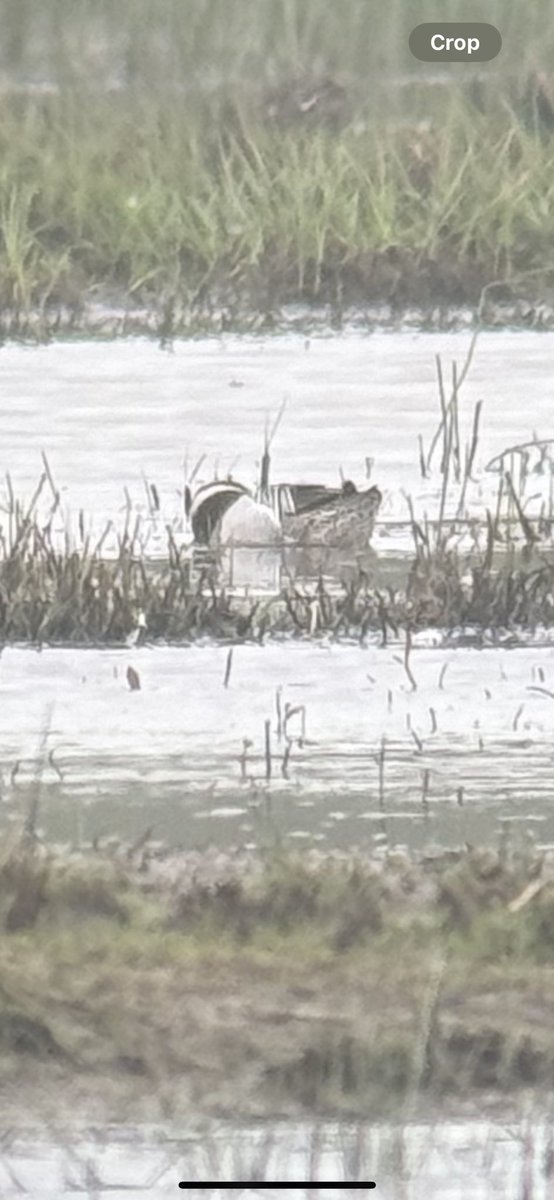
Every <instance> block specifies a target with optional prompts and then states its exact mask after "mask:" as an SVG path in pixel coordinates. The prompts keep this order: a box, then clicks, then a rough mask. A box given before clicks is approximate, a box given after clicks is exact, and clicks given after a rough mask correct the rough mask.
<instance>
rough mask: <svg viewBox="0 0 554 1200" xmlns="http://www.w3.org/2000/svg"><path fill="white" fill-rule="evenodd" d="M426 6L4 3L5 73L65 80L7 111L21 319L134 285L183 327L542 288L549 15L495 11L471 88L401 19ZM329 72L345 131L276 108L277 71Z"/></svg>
mask: <svg viewBox="0 0 554 1200" xmlns="http://www.w3.org/2000/svg"><path fill="white" fill-rule="evenodd" d="M477 8H478V6H475V5H468V6H466V9H467V11H466V9H464V19H465V20H468V19H470V18H471V15H472V13H473V10H475V15H477ZM458 10H459V5H458V6H456V5H454V4H448V5H444V4H443V5H442V6H441V17H442V18H443V19H446V18H447V17H448V16H450V17H452V16H456V15H459V11H458ZM470 10H471V11H470ZM432 13H433V9H432V6H430V5H429V4H425V3H411V4H405V3H404V4H400V3H399V2H398V0H397V3H393V4H392V5H390V6H388V7H387V12H386V13H384V12H383V11H382V10H381V8H380V6H376V5H375V6H372V5H370V4H368V3H367V2H366V0H364V2H363V3H362V2H361V0H346V3H345V4H344V5H342V6H341V8H340V12H339V10H338V9H333V8H332V7H330V6H329V5H327V4H326V3H324V0H301V2H300V0H268V2H264V0H260V2H259V4H257V5H256V9H255V18H253V15H252V7H251V5H250V4H249V3H247V2H246V0H234V3H233V4H232V5H230V6H229V5H225V4H223V2H222V0H211V2H210V0H188V2H187V4H186V5H184V4H182V3H180V2H179V3H177V2H176V0H174V2H170V0H167V2H166V3H165V4H164V5H163V6H161V7H160V6H159V5H155V4H154V3H153V0H133V3H132V4H131V3H129V2H127V3H124V2H122V3H119V2H118V3H117V4H114V3H113V2H112V3H108V2H107V0H105V2H104V3H95V4H94V5H93V4H92V3H86V2H85V0H83V2H82V3H79V4H78V5H75V4H69V3H68V2H67V0H65V2H64V0H58V2H57V3H54V2H52V3H50V4H48V3H47V4H45V5H44V6H41V11H40V16H38V17H37V18H36V20H35V19H34V17H35V14H34V13H33V15H31V9H30V8H29V7H28V5H26V4H24V3H22V2H21V0H16V3H15V4H13V3H11V4H10V3H8V2H7V0H4V3H0V19H1V18H2V17H3V18H4V28H5V30H6V37H5V43H4V56H5V68H6V70H7V71H8V76H9V73H10V71H11V76H12V80H13V81H14V82H16V83H21V82H23V83H25V81H29V80H30V81H33V80H37V79H44V78H46V79H47V80H48V81H49V82H51V83H53V84H54V85H55V89H57V92H56V94H52V95H40V96H37V95H36V94H33V93H32V92H31V93H30V92H29V91H27V92H25V90H24V91H23V93H19V92H13V93H11V94H10V92H8V93H7V95H6V96H5V97H4V99H3V103H2V108H1V110H0V230H1V233H2V237H1V240H0V300H1V301H2V303H3V304H4V305H5V306H8V308H10V310H11V311H12V312H13V313H15V314H17V315H18V317H19V319H20V320H21V322H22V323H24V321H25V315H26V314H28V313H29V312H30V310H31V309H34V310H36V309H38V310H39V311H42V312H43V313H44V314H49V313H50V312H51V311H52V310H54V311H55V310H56V308H57V307H59V306H61V305H64V306H68V307H69V309H72V310H75V311H76V310H78V308H79V305H80V304H81V302H82V301H83V300H84V299H86V298H88V299H92V298H100V299H110V298H115V299H117V300H118V301H123V300H128V299H130V300H131V301H135V302H136V303H137V304H140V305H146V306H147V307H149V308H150V309H153V310H155V311H156V312H157V313H158V315H159V322H160V327H163V328H166V329H167V330H168V331H169V332H171V330H173V329H177V328H185V327H187V325H189V326H190V325H192V324H193V323H194V320H195V319H198V318H199V317H202V316H204V317H206V316H208V317H209V316H212V317H213V316H214V309H215V310H216V319H217V320H220V321H223V322H227V323H229V322H231V323H232V322H233V321H234V320H237V319H238V314H239V313H240V312H244V311H246V310H257V311H258V313H259V314H260V315H261V317H264V316H270V315H271V314H272V313H273V312H274V311H275V309H276V307H277V306H278V305H279V304H280V303H282V302H284V301H297V300H304V301H308V302H323V301H328V302H332V303H333V304H334V305H335V306H337V307H338V308H340V307H341V306H342V305H343V304H345V303H348V302H353V303H357V304H365V303H367V302H368V301H369V302H370V301H378V300H386V301H392V302H395V303H397V304H400V305H401V304H407V303H414V302H416V301H419V302H422V303H423V304H424V305H425V304H431V303H433V302H434V301H436V300H437V299H438V298H439V299H443V300H451V301H453V302H466V301H467V302H472V303H474V304H477V303H478V301H479V297H480V294H481V291H482V289H483V287H485V286H486V285H487V284H488V283H490V282H492V281H504V282H506V283H507V284H508V285H509V286H513V288H514V289H515V290H516V291H518V289H519V291H520V292H521V291H522V290H525V287H527V286H530V285H531V283H532V287H533V290H534V292H535V294H539V295H540V294H542V292H541V289H542V291H543V292H544V288H545V286H546V283H547V282H548V281H549V280H550V278H551V273H552V271H553V270H554V255H553V254H552V250H551V247H552V241H553V232H554V215H553V214H554V204H553V203H552V200H553V195H554V182H553V180H554V170H553V166H554V139H552V138H549V137H544V136H540V133H538V132H537V130H535V129H534V128H533V126H532V122H529V120H526V119H525V113H524V108H523V104H522V97H523V93H524V90H525V81H526V78H527V76H528V73H529V71H530V70H531V69H532V68H534V67H536V66H541V65H544V66H546V67H548V65H549V62H550V60H551V57H552V54H553V53H554V16H553V15H552V11H551V8H550V6H548V5H547V4H546V3H535V4H534V5H533V8H532V12H530V13H529V12H526V13H525V15H524V14H523V13H522V11H521V6H520V5H518V4H516V3H515V0H514V2H512V3H504V4H496V5H494V4H493V5H490V6H489V11H488V12H487V16H488V18H489V19H490V20H492V21H494V20H495V19H496V20H497V23H498V24H499V25H500V26H501V28H502V32H503V34H504V50H503V53H502V56H501V59H499V60H498V62H495V63H493V64H491V65H490V67H487V68H486V71H485V75H484V79H483V80H482V81H481V82H479V84H478V87H477V84H476V83H475V79H474V72H473V68H467V69H466V67H465V66H464V67H461V68H460V67H456V68H452V67H451V68H450V70H451V71H452V85H451V86H449V87H444V86H443V85H440V84H438V83H436V82H435V84H433V79H434V75H436V74H437V70H436V68H434V67H430V68H427V67H424V66H423V65H422V64H416V63H415V62H414V60H412V59H411V58H410V55H409V52H408V51H407V49H406V44H407V35H408V33H409V30H410V29H411V28H412V27H413V25H414V24H416V23H417V22H418V21H420V20H425V19H428V18H429V15H430V14H431V15H432ZM478 15H479V16H480V17H482V13H481V11H480V10H479V14H478ZM62 18H63V22H64V24H63V26H62V27H63V30H64V34H63V37H62V38H60V37H59V28H60V26H59V24H58V22H59V21H60V20H62ZM522 38H523V39H524V44H525V49H524V51H523V53H522V52H521V48H520V47H521V40H522ZM407 72H409V74H410V79H409V80H408V81H407V82H406V73H407ZM443 73H444V71H443ZM439 74H440V73H439ZM327 76H329V77H331V78H334V79H336V80H338V81H339V82H340V83H341V84H342V85H343V86H344V87H345V90H346V94H347V97H348V104H347V113H346V115H345V117H344V120H342V121H341V122H340V128H338V129H337V128H329V127H328V123H327V122H326V121H325V117H324V114H323V116H322V118H321V119H319V118H318V117H315V118H314V119H312V118H309V119H308V118H307V119H304V118H302V119H298V120H297V119H293V120H288V121H286V122H283V121H280V120H279V119H278V118H277V119H275V120H272V119H269V118H268V115H267V96H268V92H270V91H271V89H272V88H276V87H278V86H279V85H280V84H282V85H284V86H285V89H286V88H287V85H288V89H289V91H290V90H291V87H292V81H293V80H295V79H298V80H300V81H301V82H303V83H304V85H305V86H306V87H307V88H308V90H309V89H310V87H313V86H314V83H317V81H318V80H319V79H322V78H325V77H327ZM402 77H403V79H404V81H403V82H402ZM110 79H111V80H112V84H113V82H114V80H115V81H118V87H117V89H116V90H115V91H111V92H110V94H109V95H106V94H105V93H106V88H108V87H109V86H110ZM476 87H477V91H476V90H475V89H476ZM491 164H494V170H491Z"/></svg>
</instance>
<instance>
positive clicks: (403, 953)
mask: <svg viewBox="0 0 554 1200" xmlns="http://www.w3.org/2000/svg"><path fill="white" fill-rule="evenodd" d="M553 913H554V856H553V855H552V853H550V854H548V853H546V854H545V853H542V854H540V853H538V851H537V850H536V848H535V847H533V846H532V845H531V843H530V842H529V840H526V841H524V842H518V841H517V840H516V841H515V842H514V843H513V844H510V845H508V844H504V845H500V846H499V847H498V850H497V851H493V850H490V849H488V850H479V849H478V848H472V849H469V850H468V849H464V850H459V851H449V852H442V851H439V850H437V852H436V853H431V854H427V855H420V856H419V857H418V856H415V855H408V854H407V853H406V852H404V851H400V850H396V851H390V852H388V853H386V854H382V855H380V856H378V855H373V856H368V855H365V856H364V855H357V854H352V853H351V854H347V853H344V852H343V853H341V852H333V853H326V854H324V853H321V852H316V851H312V850H307V851H306V852H305V853H304V854H303V855H302V856H301V857H300V856H289V855H287V856H285V855H283V854H281V853H280V852H279V851H272V852H268V853H266V854H258V853H255V852H252V851H246V850H240V849H238V848H237V849H236V851H235V852H233V853H228V854H225V853H221V852H215V851H213V852H210V851H208V852H205V853H203V854H201V853H199V852H196V853H183V852H177V851H172V850H169V849H167V848H161V847H160V846H159V845H156V844H155V843H150V842H149V837H148V835H146V836H145V837H144V838H143V839H142V840H141V841H140V842H139V843H135V845H134V846H127V847H121V846H119V845H113V844H108V843H105V844H104V845H96V847H95V848H91V847H89V848H88V850H81V851H75V850H74V851H70V850H69V849H67V848H66V849H65V850H63V849H61V848H59V849H57V850H54V849H46V848H45V847H44V846H41V845H40V844H39V843H37V842H35V841H33V839H32V838H31V840H29V834H28V833H27V835H22V837H21V838H19V839H18V840H16V841H12V843H11V845H10V846H9V847H6V846H4V850H3V855H2V864H1V867H0V917H1V923H2V930H3V931H2V933H1V934H0V964H1V971H2V988H1V991H0V1045H1V1048H2V1054H1V1056H0V1096H1V1097H2V1099H3V1100H4V1102H5V1104H6V1105H8V1106H9V1110H10V1112H11V1113H12V1116H13V1120H14V1121H15V1122H17V1120H18V1117H19V1116H21V1117H22V1116H23V1113H22V1109H23V1106H24V1107H25V1113H26V1118H27V1121H29V1120H30V1121H33V1120H38V1121H42V1122H44V1123H46V1124H47V1125H48V1123H49V1122H52V1123H53V1124H56V1121H58V1122H59V1119H60V1112H62V1111H63V1110H64V1109H66V1110H67V1112H68V1113H69V1111H70V1110H71V1113H72V1116H73V1119H74V1120H79V1119H80V1120H89V1121H121V1120H126V1121H139V1122H140V1121H155V1120H160V1119H163V1120H168V1119H173V1118H177V1119H186V1120H191V1121H192V1120H194V1121H198V1120H199V1119H201V1118H206V1119H207V1118H225V1119H232V1120H248V1119H251V1118H256V1119H258V1118H259V1119H265V1118H269V1117H271V1118H272V1119H274V1118H286V1117H291V1116H292V1117H295V1118H296V1119H301V1118H306V1119H311V1118H313V1117H329V1118H340V1117H344V1118H354V1117H356V1118H357V1117H359V1118H372V1119H376V1118H388V1119H392V1120H396V1119H411V1118H412V1117H414V1116H415V1115H416V1114H417V1113H418V1112H419V1113H422V1112H423V1111H425V1113H427V1114H428V1113H429V1110H430V1109H432V1108H433V1107H438V1106H439V1105H440V1106H441V1112H444V1109H445V1106H446V1108H447V1109H448V1110H450V1111H452V1112H463V1111H464V1110H465V1111H466V1112H467V1111H468V1109H470V1108H471V1107H472V1106H473V1111H476V1110H479V1111H490V1112H491V1114H492V1113H493V1112H494V1111H495V1110H496V1111H506V1110H507V1109H508V1110H510V1111H513V1110H514V1109H515V1108H517V1107H518V1105H519V1104H520V1102H521V1103H523V1102H524V1100H525V1096H526V1094H527V1093H528V1091H529V1089H532V1090H533V1094H534V1096H535V1098H537V1097H538V1096H540V1095H544V1097H545V1098H546V1096H547V1094H548V1093H549V1091H551V1090H552V1087H553V1085H554V1037H553V1035H552V1029H551V1023H550V1020H549V1016H550V1008H551V994H552V984H553V980H554V949H553V946H554V918H553ZM499 988H501V989H502V998H503V1000H502V1005H501V1006H499V1005H498V994H499Z"/></svg>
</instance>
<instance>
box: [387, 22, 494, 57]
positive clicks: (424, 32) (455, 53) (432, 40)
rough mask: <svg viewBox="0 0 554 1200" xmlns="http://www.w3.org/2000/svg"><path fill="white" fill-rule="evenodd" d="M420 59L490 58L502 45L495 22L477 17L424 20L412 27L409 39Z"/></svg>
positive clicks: (415, 54)
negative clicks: (424, 21) (452, 19)
mask: <svg viewBox="0 0 554 1200" xmlns="http://www.w3.org/2000/svg"><path fill="white" fill-rule="evenodd" d="M409 46H410V50H411V52H412V54H413V56H414V58H419V59H420V60H421V62H490V60H491V58H496V56H497V54H500V51H501V49H502V37H501V35H500V33H499V32H498V29H496V28H495V26H494V25H485V24H484V23H482V22H479V21H427V22H426V23H425V24H424V25H416V27H415V29H412V32H411V34H410V41H409Z"/></svg>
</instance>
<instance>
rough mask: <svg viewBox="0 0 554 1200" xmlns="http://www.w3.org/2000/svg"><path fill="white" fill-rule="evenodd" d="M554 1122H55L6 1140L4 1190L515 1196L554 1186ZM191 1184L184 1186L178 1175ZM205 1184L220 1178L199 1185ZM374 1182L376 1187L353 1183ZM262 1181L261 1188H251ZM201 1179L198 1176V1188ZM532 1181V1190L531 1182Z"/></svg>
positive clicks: (73, 1196)
mask: <svg viewBox="0 0 554 1200" xmlns="http://www.w3.org/2000/svg"><path fill="white" fill-rule="evenodd" d="M551 1153H552V1129H551V1126H550V1124H549V1122H548V1121H545V1120H544V1119H538V1120H535V1121H534V1122H533V1123H532V1124H531V1123H529V1124H527V1123H525V1124H522V1123H514V1124H508V1123H506V1124H505V1125H503V1124H500V1123H492V1122H485V1121H464V1122H459V1123H457V1122H453V1121H446V1122H441V1124H440V1125H428V1124H411V1125H410V1124H407V1125H405V1126H403V1127H402V1128H395V1127H393V1126H386V1125H382V1126H379V1125H376V1126H356V1127H354V1126H348V1125H343V1126H339V1127H337V1126H321V1127H320V1128H318V1129H316V1130H314V1129H309V1128H306V1127H305V1126H302V1125H286V1126H282V1125H277V1126H275V1127H268V1128H267V1129H266V1128H260V1127H257V1128H254V1129H247V1128H246V1129H234V1130H229V1129H224V1128H220V1129H216V1130H213V1131H210V1133H209V1134H208V1135H207V1136H203V1137H202V1138H197V1137H194V1136H193V1135H192V1136H190V1137H187V1136H184V1135H183V1133H182V1131H177V1130H175V1131H173V1132H171V1131H170V1129H169V1128H167V1127H165V1128H164V1129H163V1130H143V1131H141V1130H129V1131H122V1130H120V1129H117V1128H110V1127H108V1128H104V1129H99V1130H83V1131H81V1132H80V1133H78V1134H68V1133H67V1132H65V1131H63V1132H60V1133H59V1135H56V1134H55V1132H54V1131H51V1132H50V1134H49V1136H48V1137H46V1136H45V1135H44V1134H43V1133H41V1134H39V1135H38V1136H37V1137H33V1138H32V1137H31V1136H29V1134H28V1133H27V1134H26V1133H24V1132H17V1131H15V1130H12V1131H9V1133H8V1134H7V1135H6V1136H5V1137H4V1138H3V1147H2V1156H1V1159H0V1188H1V1189H2V1195H3V1196H8V1195H10V1196H11V1195H16V1194H17V1195H23V1196H32V1197H36V1200H38V1198H39V1197H40V1198H41V1200H47V1198H49V1197H52V1198H54V1197H56V1198H57V1197H59V1196H66V1197H68V1200H77V1198H78V1197H82V1196H83V1195H84V1196H88V1197H93V1196H95V1197H103V1196H110V1197H111V1198H112V1200H139V1198H140V1197H142V1196H149V1197H150V1198H151V1200H165V1198H166V1197H167V1196H171V1195H179V1194H181V1195H182V1194H186V1195H189V1196H191V1195H192V1196H195V1197H196V1196H203V1197H208V1198H214V1197H216V1196H217V1197H224V1196H225V1195H228V1191H227V1189H223V1188H218V1187H217V1185H218V1184H221V1183H223V1182H231V1183H241V1182H242V1183H243V1185H244V1189H243V1190H242V1189H241V1193H240V1194H241V1196H242V1197H244V1198H245V1200H246V1198H248V1200H250V1198H251V1197H252V1198H254V1197H267V1196H273V1195H276V1196H277V1195H284V1196H290V1197H292V1198H294V1197H297V1198H298V1200H300V1198H301V1197H308V1196H310V1197H312V1198H313V1197H314V1196H317V1195H319V1192H318V1190H317V1187H316V1188H313V1187H308V1188H307V1189H304V1188H302V1189H301V1190H297V1189H296V1188H294V1189H293V1188H292V1186H291V1188H290V1190H289V1189H287V1188H285V1189H283V1190H280V1191H279V1192H277V1191H275V1192H273V1190H272V1188H271V1187H270V1186H267V1185H270V1184H271V1183H277V1184H278V1183H281V1184H283V1183H284V1184H287V1183H289V1184H291V1185H292V1184H295V1183H296V1184H298V1183H300V1184H302V1183H303V1182H306V1181H308V1180H309V1181H310V1183H311V1184H314V1183H315V1184H317V1183H318V1182H326V1183H334V1184H336V1186H335V1187H334V1188H332V1189H327V1188H326V1189H325V1192H324V1193H323V1194H324V1195H326V1196H330V1197H332V1198H333V1200H348V1197H349V1196H353V1195H360V1194H361V1195H362V1196H367V1197H371V1196H373V1195H374V1196H376V1197H379V1198H380V1200H420V1197H421V1196H422V1195H423V1194H425V1195H426V1196H427V1197H428V1198H429V1200H465V1197H466V1196H468V1195H470V1196H471V1197H472V1198H473V1200H493V1197H494V1198H496V1197H502V1200H511V1198H513V1200H516V1197H517V1198H518V1200H519V1198H520V1197H522V1198H523V1197H525V1196H529V1197H530V1196H533V1200H546V1198H547V1197H548V1196H549V1195H551V1191H550V1190H549V1189H550V1187H551V1178H550V1177H549V1162H550V1158H551ZM181 1181H183V1182H186V1183H188V1184H189V1185H190V1186H189V1188H187V1190H186V1192H185V1193H183V1192H182V1191H181V1192H179V1191H178V1184H179V1182H181ZM208 1181H209V1182H210V1183H212V1184H213V1185H214V1186H213V1188H211V1187H210V1188H205V1187H203V1188H200V1187H199V1185H200V1184H202V1183H205V1182H208ZM368 1181H372V1182H375V1183H376V1184H377V1187H376V1189H375V1190H369V1189H368V1190H367V1191H365V1190H361V1189H360V1190H359V1189H356V1191H355V1192H354V1191H353V1190H352V1189H351V1188H349V1187H348V1184H349V1183H350V1184H352V1183H354V1182H356V1183H358V1184H359V1183H363V1182H368ZM256 1183H258V1184H265V1185H266V1186H263V1187H261V1188H259V1187H257V1186H256ZM195 1185H196V1186H195ZM525 1189H526V1190H525Z"/></svg>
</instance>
